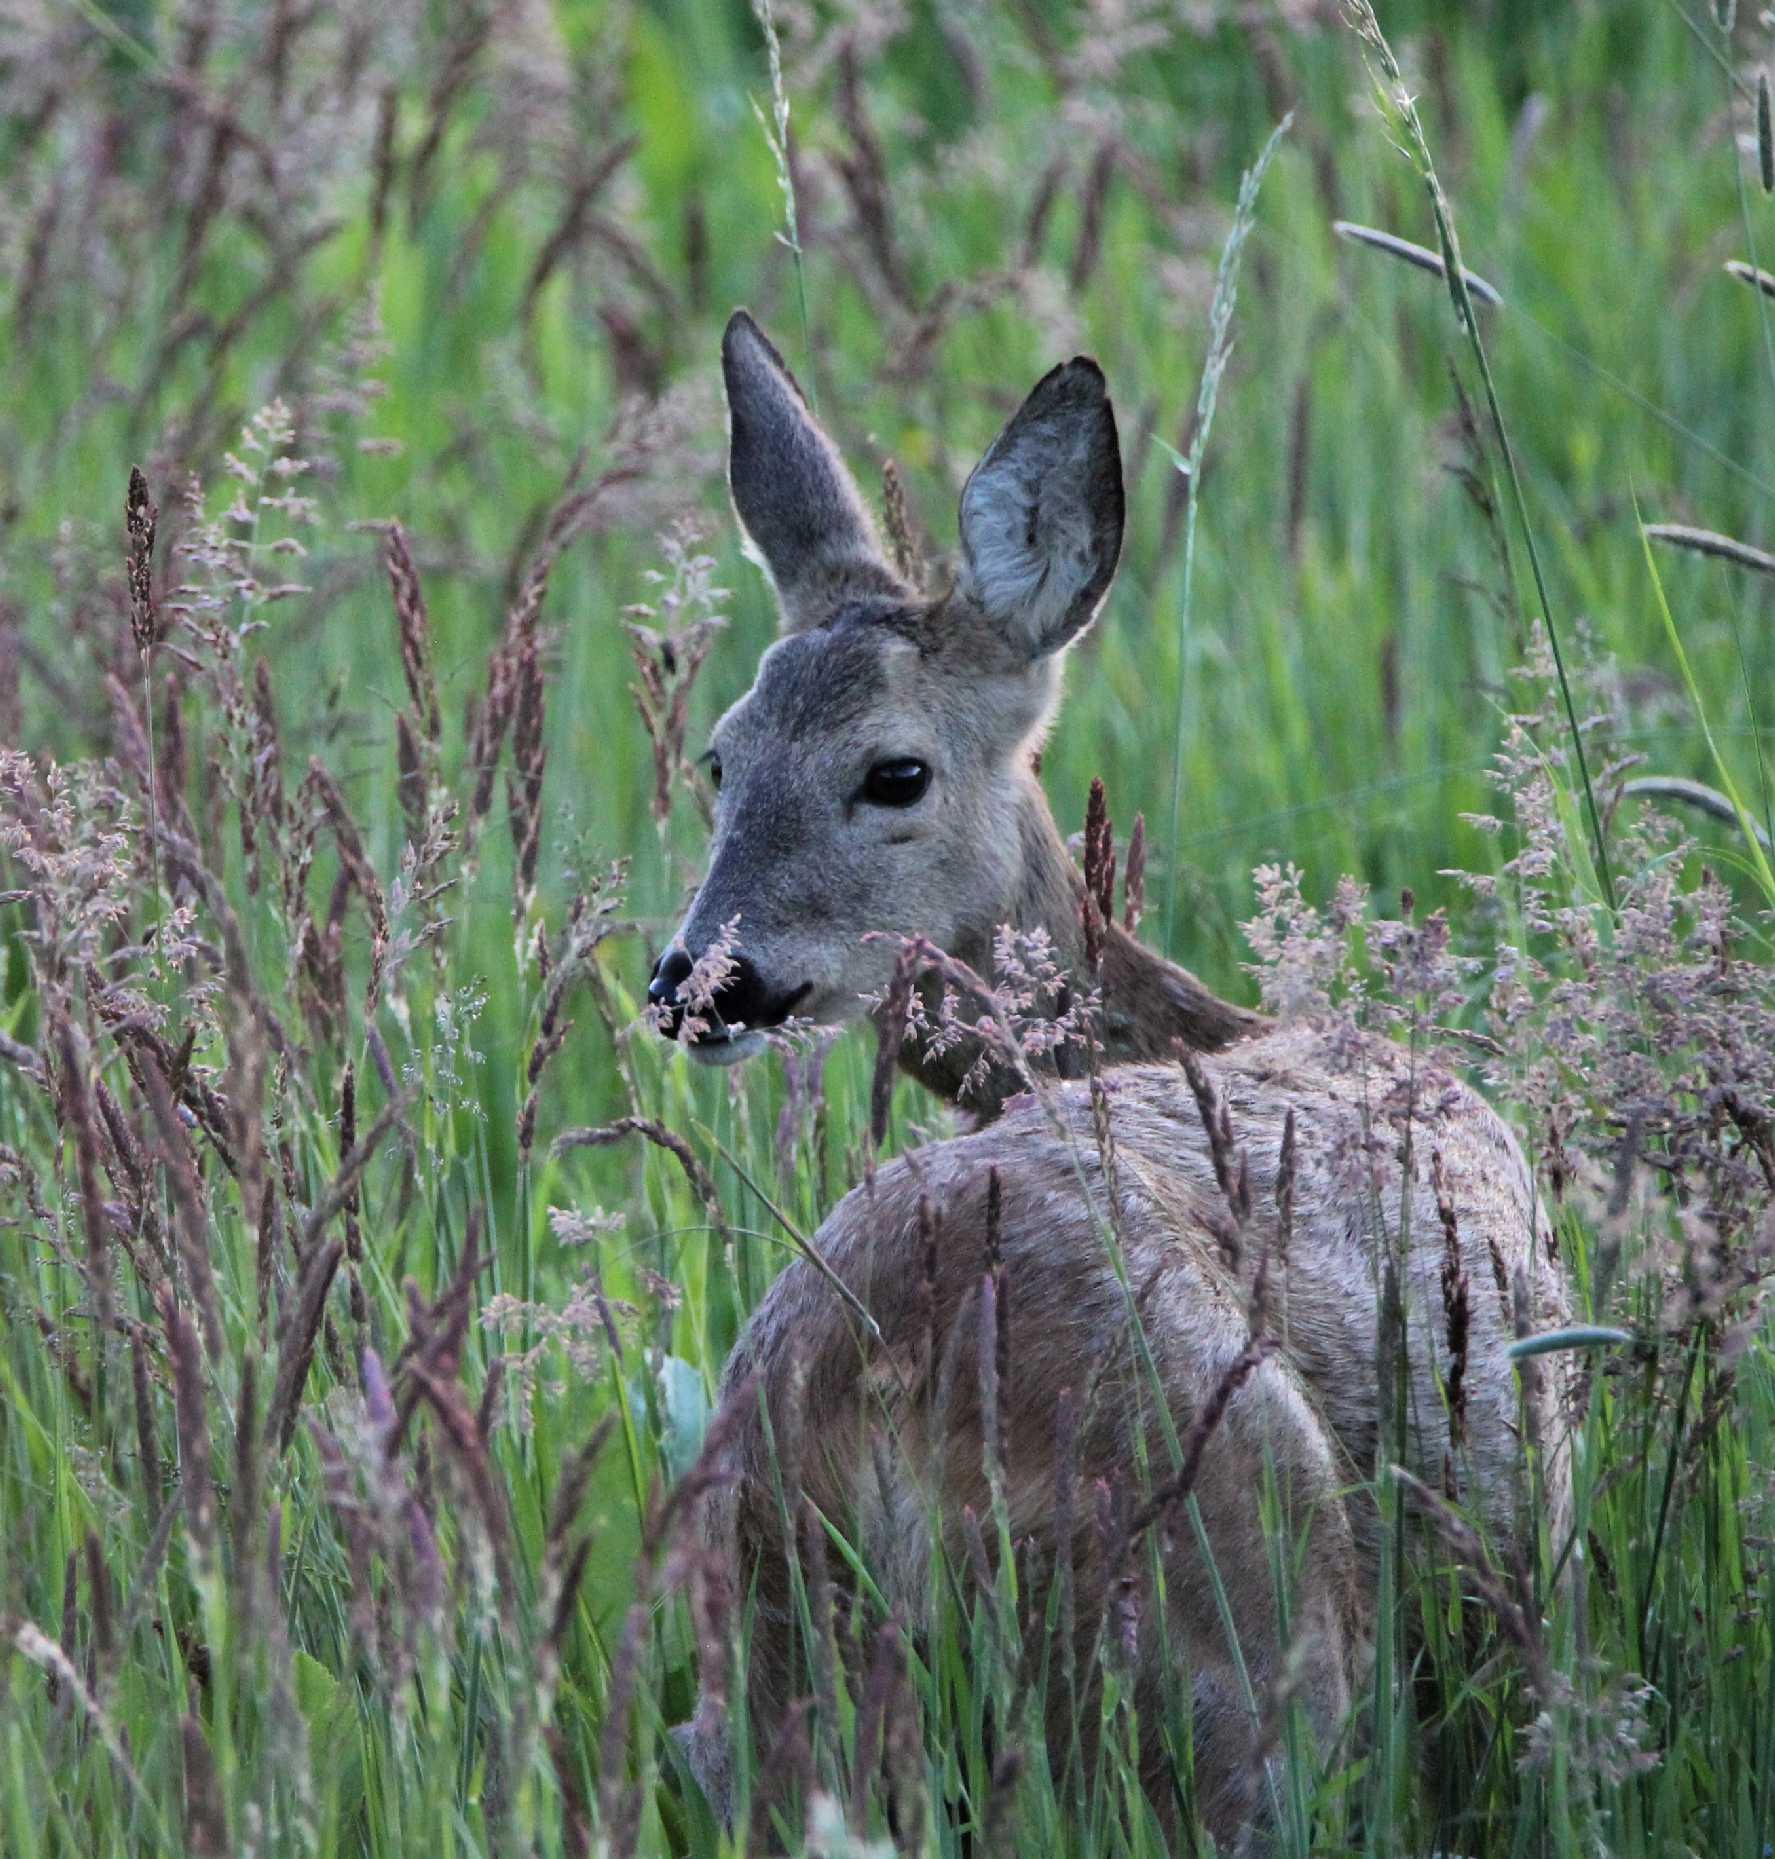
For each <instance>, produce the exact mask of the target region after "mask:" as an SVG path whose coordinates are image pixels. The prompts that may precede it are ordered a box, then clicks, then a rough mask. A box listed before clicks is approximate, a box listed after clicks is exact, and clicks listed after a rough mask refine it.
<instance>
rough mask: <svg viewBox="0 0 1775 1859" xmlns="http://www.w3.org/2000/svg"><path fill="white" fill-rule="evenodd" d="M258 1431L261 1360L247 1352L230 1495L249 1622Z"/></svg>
mask: <svg viewBox="0 0 1775 1859" xmlns="http://www.w3.org/2000/svg"><path fill="white" fill-rule="evenodd" d="M261 1443H262V1440H261V1435H260V1432H259V1358H258V1357H257V1356H256V1355H255V1354H254V1353H253V1352H252V1350H250V1349H249V1350H248V1351H247V1352H246V1354H245V1355H243V1356H242V1357H241V1362H240V1388H239V1391H238V1393H237V1394H236V1396H235V1412H234V1489H233V1490H232V1491H230V1492H229V1494H228V1507H229V1515H230V1520H231V1522H232V1524H233V1531H232V1536H233V1542H232V1545H231V1547H232V1551H233V1575H234V1585H235V1592H236V1593H237V1595H239V1597H240V1599H241V1601H242V1604H243V1606H244V1608H245V1613H246V1617H247V1618H248V1619H249V1620H256V1619H257V1618H258V1599H259V1595H258V1575H259V1562H258V1556H257V1553H256V1551H257V1543H256V1538H257V1534H258V1529H259V1496H260V1487H261V1474H262V1467H263V1461H262V1457H261V1453H260V1446H261Z"/></svg>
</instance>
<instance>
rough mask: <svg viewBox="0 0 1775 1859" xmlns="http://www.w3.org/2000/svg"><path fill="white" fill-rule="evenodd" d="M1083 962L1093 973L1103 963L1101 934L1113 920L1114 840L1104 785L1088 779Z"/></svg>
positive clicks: (1114, 905)
mask: <svg viewBox="0 0 1775 1859" xmlns="http://www.w3.org/2000/svg"><path fill="white" fill-rule="evenodd" d="M1085 897H1086V900H1087V902H1088V903H1089V904H1090V905H1091V908H1090V909H1089V910H1087V911H1086V913H1085V961H1086V965H1087V966H1088V967H1089V968H1090V970H1091V972H1092V973H1093V974H1095V973H1096V972H1097V970H1098V968H1099V966H1100V965H1101V963H1102V960H1103V932H1104V927H1105V925H1107V924H1110V923H1113V922H1114V921H1115V918H1116V839H1115V828H1114V827H1113V826H1112V825H1111V824H1110V818H1109V799H1108V796H1107V795H1106V794H1105V793H1104V789H1103V782H1102V780H1101V779H1099V778H1098V777H1097V776H1095V775H1093V776H1092V778H1091V794H1090V798H1089V800H1087V801H1086V803H1085Z"/></svg>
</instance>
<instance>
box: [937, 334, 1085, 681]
mask: <svg viewBox="0 0 1775 1859" xmlns="http://www.w3.org/2000/svg"><path fill="white" fill-rule="evenodd" d="M961 548H962V559H963V562H964V565H965V574H964V577H963V581H962V591H963V592H964V593H966V594H967V595H968V596H969V597H970V598H971V599H972V600H973V601H974V602H975V603H976V604H977V605H978V606H980V607H981V608H982V609H983V610H984V611H985V612H986V614H987V615H988V617H989V618H991V619H994V620H996V621H997V622H998V623H999V625H1000V626H1001V627H1002V628H1003V629H1004V631H1005V632H1006V634H1007V636H1009V637H1010V638H1011V639H1012V640H1013V641H1015V642H1016V643H1017V644H1018V645H1019V646H1021V647H1022V648H1024V649H1025V650H1027V651H1028V653H1029V656H1030V657H1031V658H1041V657H1044V656H1046V655H1047V654H1048V653H1051V652H1058V651H1059V650H1060V649H1061V647H1063V646H1065V645H1068V644H1070V643H1071V642H1072V641H1073V640H1074V639H1076V638H1077V637H1078V636H1079V634H1080V633H1082V632H1083V631H1084V630H1085V628H1086V627H1087V626H1088V625H1090V623H1091V620H1092V617H1093V616H1094V615H1095V614H1096V612H1097V609H1098V607H1099V606H1100V605H1101V604H1102V601H1103V596H1104V595H1105V594H1106V593H1107V592H1108V591H1109V584H1110V582H1111V581H1112V580H1113V579H1114V578H1115V571H1116V560H1117V557H1118V556H1119V555H1120V554H1121V551H1122V458H1121V451H1120V448H1119V446H1118V444H1117V441H1116V416H1115V412H1114V410H1113V409H1112V408H1111V406H1110V404H1109V393H1108V390H1107V388H1106V387H1105V385H1104V380H1103V370H1102V369H1101V368H1099V367H1098V366H1097V364H1096V363H1095V362H1094V361H1091V360H1090V359H1088V358H1087V357H1085V356H1082V355H1081V356H1077V357H1075V358H1074V359H1073V360H1072V361H1069V362H1065V363H1063V364H1062V365H1061V366H1060V367H1058V368H1056V369H1055V370H1054V371H1053V372H1052V373H1051V374H1049V375H1047V376H1045V377H1044V378H1043V379H1042V380H1041V381H1039V382H1038V383H1037V384H1036V386H1035V388H1034V390H1033V391H1032V392H1031V394H1030V396H1029V398H1028V399H1027V400H1026V401H1024V403H1023V405H1022V406H1021V407H1020V408H1018V410H1017V413H1016V415H1015V416H1014V417H1013V418H1012V420H1011V423H1010V424H1009V425H1008V426H1007V427H1006V428H1005V429H1004V431H1003V432H1001V433H1000V434H999V436H998V437H997V438H996V439H995V440H993V442H992V445H991V446H990V447H989V448H988V450H987V453H986V456H985V457H984V458H983V459H981V461H980V462H979V464H977V465H976V466H975V467H974V470H973V474H972V475H971V476H970V477H969V479H968V481H967V485H966V487H965V488H964V489H963V491H962V494H961Z"/></svg>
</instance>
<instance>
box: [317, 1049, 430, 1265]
mask: <svg viewBox="0 0 1775 1859" xmlns="http://www.w3.org/2000/svg"><path fill="white" fill-rule="evenodd" d="M417 1095H418V1087H417V1086H416V1085H408V1086H406V1087H405V1088H404V1089H403V1090H402V1091H400V1092H399V1093H398V1094H397V1095H396V1096H394V1097H391V1098H390V1099H389V1100H388V1102H387V1103H386V1104H384V1105H383V1106H382V1108H381V1110H379V1111H378V1112H377V1113H376V1121H375V1122H374V1123H372V1124H371V1125H370V1127H369V1129H368V1130H366V1131H365V1132H364V1136H363V1140H362V1141H361V1142H357V1143H354V1144H353V1145H352V1146H351V1147H350V1148H349V1149H347V1150H346V1152H345V1154H344V1155H342V1156H341V1157H340V1158H339V1169H338V1172H337V1173H336V1174H335V1175H334V1176H333V1179H332V1180H331V1181H329V1182H328V1183H327V1185H326V1187H325V1188H323V1189H322V1190H321V1194H320V1197H319V1199H318V1200H316V1201H315V1203H314V1205H313V1206H312V1207H311V1208H310V1209H309V1211H308V1217H307V1219H306V1220H304V1221H303V1223H302V1237H301V1242H300V1244H299V1246H298V1248H297V1250H298V1252H299V1253H300V1255H301V1256H302V1257H303V1258H304V1259H306V1258H307V1257H308V1255H309V1253H310V1252H311V1251H312V1249H313V1247H314V1244H315V1242H316V1241H317V1240H318V1239H319V1238H320V1236H321V1234H322V1233H324V1232H325V1231H326V1229H327V1225H328V1223H329V1222H330V1221H332V1220H333V1219H335V1218H336V1217H337V1216H338V1215H339V1214H340V1213H342V1212H345V1211H346V1210H347V1209H349V1208H352V1207H354V1206H355V1204H356V1196H357V1190H358V1183H359V1182H360V1181H362V1179H363V1175H364V1170H365V1169H366V1168H368V1167H369V1166H370V1163H371V1162H372V1161H373V1160H374V1159H375V1156H376V1152H377V1151H378V1150H379V1149H380V1148H381V1147H382V1145H383V1144H384V1143H385V1142H386V1141H387V1140H388V1137H389V1133H390V1132H391V1131H392V1130H394V1129H395V1128H396V1126H397V1125H398V1124H399V1123H400V1121H401V1119H402V1118H403V1117H404V1116H405V1115H406V1114H407V1111H408V1110H409V1109H410V1108H411V1107H412V1104H413V1101H414V1099H415V1098H416V1097H417ZM342 1133H343V1132H342ZM348 1230H349V1229H348Z"/></svg>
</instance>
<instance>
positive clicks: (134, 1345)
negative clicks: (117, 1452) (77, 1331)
mask: <svg viewBox="0 0 1775 1859" xmlns="http://www.w3.org/2000/svg"><path fill="white" fill-rule="evenodd" d="M129 1360H130V1385H131V1388H132V1390H133V1391H134V1394H135V1407H136V1454H137V1461H138V1463H139V1464H140V1466H141V1468H142V1490H143V1494H144V1495H145V1496H146V1498H147V1500H148V1508H149V1510H150V1512H153V1511H156V1510H158V1509H159V1508H160V1501H161V1474H160V1446H159V1442H158V1440H157V1438H156V1434H155V1427H154V1384H153V1382H152V1380H151V1379H150V1377H149V1374H148V1348H147V1344H146V1342H145V1340H144V1332H143V1330H142V1328H141V1326H140V1325H136V1326H135V1327H133V1328H132V1329H131V1330H130V1333H129Z"/></svg>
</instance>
